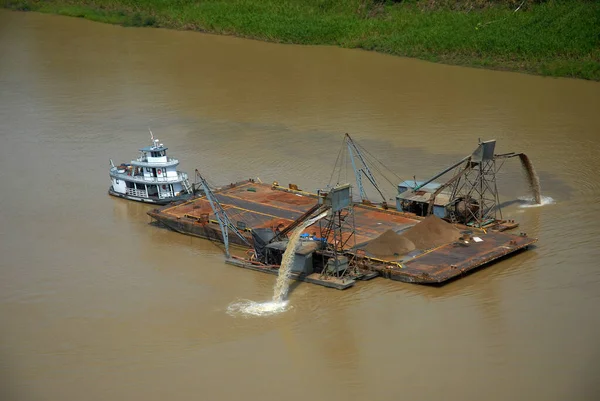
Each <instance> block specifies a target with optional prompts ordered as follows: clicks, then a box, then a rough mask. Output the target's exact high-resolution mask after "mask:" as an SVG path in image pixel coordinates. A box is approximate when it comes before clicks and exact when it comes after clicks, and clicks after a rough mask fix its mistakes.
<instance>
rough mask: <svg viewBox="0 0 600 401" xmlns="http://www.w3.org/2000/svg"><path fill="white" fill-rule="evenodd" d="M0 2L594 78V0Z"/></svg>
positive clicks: (597, 17) (597, 63) (598, 29)
mask: <svg viewBox="0 0 600 401" xmlns="http://www.w3.org/2000/svg"><path fill="white" fill-rule="evenodd" d="M0 4H1V5H3V6H4V7H6V8H10V9H14V10H22V11H40V12H46V13H54V14H62V15H68V16H74V17H82V18H87V19H90V20H94V21H100V22H107V23H111V24H120V25H125V26H153V27H165V28H174V29H188V30H196V31H203V32H214V33H220V34H230V35H236V36H241V37H248V38H255V39H260V40H266V41H272V42H282V43H298V44H325V45H337V46H342V47H348V48H361V49H366V50H374V51H379V52H384V53H389V54H394V55H399V56H408V57H416V58H420V59H424V60H430V61H435V62H442V63H447V64H458V65H467V66H475V67H485V68H493V69H506V70H513V71H525V72H530V73H534V74H541V75H550V76H562V77H574V78H583V79H590V80H596V81H600V2H597V1H585V0H570V1H568V0H562V1H559V0H554V1H553V0H549V1H546V2H540V0H525V1H523V2H521V1H517V0H496V1H486V0H463V1H458V0H405V1H402V2H392V1H387V2H385V1H375V0H346V1H343V0H339V1H335V0H279V1H277V0H228V1H226V0H203V1H183V0H93V1H87V0H81V1H74V0H73V1H71V0H57V1H53V0H49V1H40V0H0ZM519 5H521V7H520V8H519V9H518V10H517V8H518V7H519ZM515 10H516V11H515Z"/></svg>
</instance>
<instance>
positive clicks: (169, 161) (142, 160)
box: [136, 157, 179, 165]
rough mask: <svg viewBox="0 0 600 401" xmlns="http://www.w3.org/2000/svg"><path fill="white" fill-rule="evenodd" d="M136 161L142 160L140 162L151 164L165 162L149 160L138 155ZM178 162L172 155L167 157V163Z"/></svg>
mask: <svg viewBox="0 0 600 401" xmlns="http://www.w3.org/2000/svg"><path fill="white" fill-rule="evenodd" d="M136 161H138V162H142V163H148V164H152V165H154V164H156V165H160V164H165V162H149V161H148V158H147V157H138V158H137V160H136ZM178 162H179V160H177V159H175V158H174V157H167V163H178Z"/></svg>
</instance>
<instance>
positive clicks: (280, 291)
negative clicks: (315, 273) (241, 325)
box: [227, 212, 327, 316]
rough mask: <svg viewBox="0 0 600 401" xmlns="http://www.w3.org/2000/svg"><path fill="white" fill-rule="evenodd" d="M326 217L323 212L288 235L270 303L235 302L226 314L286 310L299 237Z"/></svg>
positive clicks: (260, 314) (252, 314)
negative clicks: (307, 228) (286, 297)
mask: <svg viewBox="0 0 600 401" xmlns="http://www.w3.org/2000/svg"><path fill="white" fill-rule="evenodd" d="M326 215H327V212H323V213H321V214H319V215H318V216H316V217H313V218H312V219H310V220H307V221H305V222H304V223H302V224H300V225H299V226H298V227H296V229H295V230H294V231H293V232H292V234H291V235H290V238H289V241H288V244H287V246H286V248H285V252H284V253H283V256H282V258H281V266H280V267H279V274H278V275H277V281H276V282H275V288H274V290H273V300H272V301H270V302H254V301H249V300H244V301H240V302H235V303H233V304H231V305H229V307H228V308H227V313H228V314H230V315H232V316H234V315H237V314H242V315H246V316H249V315H250V316H270V315H274V314H277V313H281V312H284V311H286V310H287V304H288V301H286V300H285V296H286V295H287V292H288V290H289V288H290V272H291V270H292V266H293V264H294V256H295V255H296V249H297V248H298V245H299V244H300V241H299V240H300V235H301V234H302V231H304V230H305V229H306V227H308V226H310V225H312V224H314V223H316V222H317V221H319V220H321V219H322V218H323V217H325V216H326Z"/></svg>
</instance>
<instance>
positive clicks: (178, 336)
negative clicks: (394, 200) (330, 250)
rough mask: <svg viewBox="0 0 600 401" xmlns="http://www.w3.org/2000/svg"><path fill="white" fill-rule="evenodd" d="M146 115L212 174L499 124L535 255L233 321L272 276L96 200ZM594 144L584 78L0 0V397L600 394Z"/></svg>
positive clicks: (292, 171)
mask: <svg viewBox="0 0 600 401" xmlns="http://www.w3.org/2000/svg"><path fill="white" fill-rule="evenodd" d="M148 127H150V128H151V129H152V130H153V132H154V135H155V136H156V137H157V138H159V139H160V140H161V142H163V143H164V144H165V145H166V146H168V147H169V152H170V155H171V156H174V157H177V158H178V159H179V160H180V161H181V166H180V167H181V169H182V170H184V171H187V172H189V173H193V171H194V168H198V169H200V170H201V171H202V172H203V173H204V175H205V176H206V177H207V178H208V179H209V181H210V182H211V183H215V184H224V183H229V182H233V181H236V180H240V179H246V178H249V177H259V178H260V179H262V180H263V181H265V182H271V181H275V180H277V181H278V182H279V183H281V184H283V185H287V184H288V183H295V184H297V185H299V186H300V187H301V188H305V189H307V190H311V191H312V190H316V189H317V188H319V187H322V186H324V185H325V184H327V183H328V182H329V180H330V178H331V175H332V171H333V166H334V165H335V161H336V158H337V155H338V152H339V150H340V147H341V145H342V140H343V134H344V133H345V132H348V133H350V134H351V135H352V136H353V138H354V139H355V140H356V141H357V142H359V143H360V144H361V145H362V146H364V147H365V148H366V149H368V150H369V152H370V153H371V154H373V155H375V156H376V157H377V159H378V160H380V161H381V162H382V163H383V164H385V166H387V167H388V168H389V169H390V170H391V171H393V172H395V174H397V176H398V177H400V178H402V179H412V178H413V176H416V177H417V179H426V178H428V177H429V176H431V175H433V174H435V173H436V172H438V171H440V170H441V169H443V168H444V167H446V166H448V165H450V164H451V163H452V162H454V161H457V160H459V159H460V158H462V157H464V156H466V155H467V154H469V153H470V152H471V151H472V150H474V149H475V147H476V145H477V140H478V138H481V139H482V140H484V139H496V140H497V141H498V143H497V147H496V150H497V152H500V153H505V152H511V151H514V152H525V153H527V155H528V156H529V157H530V158H531V160H532V161H533V163H534V165H535V167H536V169H537V172H538V174H539V176H540V181H541V187H542V194H543V195H544V196H545V197H550V198H552V199H553V202H549V204H547V205H544V206H542V207H537V208H524V207H522V206H523V203H522V202H519V201H518V200H519V198H521V197H526V196H527V195H528V192H527V184H526V181H525V179H524V177H523V175H522V173H521V170H520V166H519V163H518V161H517V160H516V159H513V160H514V161H513V160H511V161H508V162H507V163H506V164H505V165H504V166H503V168H502V170H501V173H500V175H499V177H498V186H499V189H500V192H501V194H502V201H503V203H505V207H504V209H503V215H504V217H505V218H511V219H516V220H518V221H519V222H520V223H521V226H520V227H519V228H518V229H517V233H518V232H520V231H524V232H527V234H528V235H530V236H535V237H538V238H539V243H538V244H537V246H536V247H534V248H532V249H530V250H529V251H527V252H524V253H521V254H518V255H516V256H515V257H512V258H510V259H507V260H504V261H501V262H499V263H496V264H493V265H492V266H490V267H488V268H486V269H484V270H480V271H478V272H476V273H474V274H472V275H469V276H467V277H465V278H463V279H461V280H458V281H455V282H453V283H450V284H448V285H446V286H443V287H440V288H431V287H424V286H417V285H411V284H404V283H399V282H392V281H389V280H385V279H375V280H374V281H371V282H367V283H364V282H360V283H358V285H356V286H355V287H353V288H352V289H350V290H347V291H343V292H342V291H336V290H331V289H326V288H322V287H318V286H314V285H310V284H304V283H303V284H300V285H295V286H293V287H292V289H291V291H290V294H289V302H290V309H289V310H288V311H287V312H284V313H281V314H279V315H275V316H269V317H248V318H245V317H242V316H231V315H229V314H227V313H226V312H227V307H228V305H230V304H231V303H233V302H236V301H239V300H243V299H249V300H254V301H264V300H268V299H270V298H271V296H272V294H273V284H274V282H275V277H273V276H270V275H264V274H261V273H256V272H251V271H245V270H241V269H238V268H236V267H232V266H229V265H226V264H224V262H223V253H222V249H221V248H219V247H218V246H216V245H215V244H212V243H210V242H207V241H204V240H201V239H197V238H191V237H188V236H184V235H181V234H177V233H174V232H171V231H168V230H166V229H163V228H160V227H156V226H153V225H151V224H149V223H150V218H149V217H148V216H147V215H146V212H147V211H148V210H149V209H150V207H151V206H148V205H144V204H139V203H134V202H128V201H124V200H121V199H116V198H113V197H110V196H108V195H107V189H108V186H109V177H108V168H109V158H112V159H113V160H114V161H115V163H119V162H128V161H130V160H131V159H132V158H134V157H136V156H137V149H138V148H140V147H142V146H146V145H148V144H149V141H150V139H149V135H148ZM599 139H600V84H599V83H595V82H586V81H578V80H570V79H554V78H543V77H537V76H529V75H525V74H517V73H507V72H498V71H485V70H477V69H468V68H461V67H452V66H443V65H436V64H430V63H427V62H421V61H416V60H409V59H403V58H396V57H391V56H386V55H380V54H373V53H368V52H363V51H355V50H345V49H337V48H332V47H306V46H290V45H277V44H267V43H261V42H257V41H250V40H242V39H237V38H231V37H223V36H213V35H204V34H199V33H192V32H176V31H168V30H158V29H142V28H122V27H116V26H110V25H103V24H99V23H94V22H89V21H85V20H79V19H72V18H65V17H57V16H49V15H40V14H35V13H13V12H8V11H1V12H0V188H1V192H0V319H1V323H0V380H1V382H0V399H2V400H11V401H12V400H28V401H29V400H32V401H37V400H40V401H41V400H44V401H45V400H48V401H55V400H88V401H92V400H99V401H105V400H144V401H151V400H157V401H159V400H160V401H162V400H261V401H269V400H289V401H295V400H344V401H347V400H390V401H391V400H461V401H465V400H488V401H496V400H497V401H505V400H511V401H516V400H597V399H600V384H599V381H598V377H600V251H599V249H600V247H599V242H600V180H599V179H598V171H599V170H600V157H599V155H600V146H599V145H598V142H599ZM351 178H352V177H351V176H349V177H348V180H350V179H351ZM392 183H397V182H394V181H392ZM390 188H391V189H390V192H391V195H390V196H393V190H394V188H393V187H391V186H390Z"/></svg>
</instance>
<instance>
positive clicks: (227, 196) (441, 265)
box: [148, 180, 537, 289]
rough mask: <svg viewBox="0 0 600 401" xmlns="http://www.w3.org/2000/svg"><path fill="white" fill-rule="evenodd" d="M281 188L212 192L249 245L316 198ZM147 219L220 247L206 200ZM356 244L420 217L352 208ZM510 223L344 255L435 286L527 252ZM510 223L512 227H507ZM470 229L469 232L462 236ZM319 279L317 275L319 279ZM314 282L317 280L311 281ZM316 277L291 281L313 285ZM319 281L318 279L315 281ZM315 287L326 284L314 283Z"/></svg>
mask: <svg viewBox="0 0 600 401" xmlns="http://www.w3.org/2000/svg"><path fill="white" fill-rule="evenodd" d="M290 187H292V188H293V189H290V188H285V187H281V186H279V185H277V184H276V183H274V184H273V185H270V184H264V183H259V182H254V181H253V180H248V181H243V182H239V183H236V184H230V185H228V186H225V187H222V188H219V189H217V190H214V191H213V192H214V196H215V197H216V199H218V201H219V203H220V204H221V206H222V207H223V209H224V210H225V212H226V213H227V215H228V217H229V219H230V220H231V221H232V222H234V223H235V224H236V226H237V228H238V229H239V230H240V231H241V232H242V233H244V236H245V237H246V238H247V240H248V242H250V243H252V241H253V237H252V234H251V232H250V231H251V229H257V228H270V229H272V230H277V229H282V228H284V227H287V226H288V225H289V224H291V223H292V222H294V221H295V220H296V219H298V218H299V217H300V216H302V215H303V214H304V213H306V212H307V211H308V210H309V209H311V208H312V207H313V206H314V205H315V204H316V203H317V202H318V196H317V195H316V194H312V193H308V192H304V191H301V190H298V189H297V188H295V187H293V186H290ZM148 214H149V215H150V216H151V217H152V218H153V219H155V220H156V221H158V222H160V223H162V224H164V225H165V226H167V227H169V228H171V229H172V230H174V231H177V232H180V233H184V234H187V235H193V236H197V237H200V238H205V239H209V240H213V241H219V242H223V238H222V234H221V230H220V227H219V224H218V221H217V220H216V216H215V215H214V213H213V211H212V209H211V206H210V203H209V201H208V199H207V198H206V197H205V196H201V197H195V198H193V199H191V200H188V201H185V202H177V203H174V204H171V205H168V206H165V207H163V208H159V209H154V210H152V211H150V212H148ZM353 214H354V222H355V233H354V236H355V241H356V243H357V244H366V243H368V242H369V241H372V240H374V239H376V238H377V237H379V236H380V235H381V234H383V233H384V232H386V231H388V230H392V231H394V232H404V231H406V230H408V229H410V228H411V227H413V226H416V225H417V224H419V223H420V222H421V221H422V220H423V218H421V217H417V216H416V215H414V214H412V213H403V212H398V211H395V210H389V209H388V210H384V209H382V208H380V207H375V206H370V205H364V204H356V205H354V207H353ZM506 224H508V225H509V226H511V227H512V226H514V224H512V223H510V222H508V223H505V224H504V225H502V224H500V225H499V226H498V227H497V229H496V230H480V229H473V228H470V227H466V226H459V225H455V227H456V228H457V229H458V230H463V232H469V233H470V234H466V235H467V237H468V238H467V237H465V238H462V237H461V239H460V240H458V241H452V242H449V243H446V244H443V245H441V246H437V247H436V248H433V249H421V250H417V252H412V253H410V254H409V255H411V256H406V255H405V256H400V257H388V258H384V259H378V258H375V257H372V255H371V256H369V255H368V254H367V253H365V252H364V251H363V250H362V249H360V245H359V246H355V247H354V248H352V249H351V250H349V251H348V256H350V257H353V258H359V259H360V263H361V266H362V268H363V269H364V270H367V271H370V272H371V273H372V274H371V277H372V276H373V273H378V274H379V275H381V276H383V277H387V278H390V279H393V280H398V281H404V282H410V283H421V284H439V283H443V282H446V281H449V280H452V279H455V278H458V277H460V276H462V275H464V274H466V273H467V272H470V271H472V270H475V269H478V268H480V267H482V266H483V265H486V264H488V263H489V262H491V261H493V260H496V259H499V258H502V257H505V256H507V255H509V254H512V253H515V252H517V251H519V250H522V249H525V248H527V247H528V246H529V245H531V244H533V243H535V242H536V241H537V239H536V238H530V237H527V236H525V235H519V236H517V235H512V234H508V233H505V232H501V231H502V230H503V229H505V228H506V227H507V225H506ZM511 224H512V225H511ZM465 230H468V231H465ZM318 231H319V227H318V226H316V225H315V226H312V227H309V228H308V229H307V230H305V233H308V234H311V235H315V236H317V237H321V233H320V232H318ZM229 241H230V242H231V243H235V244H237V245H241V246H247V245H245V244H244V243H243V241H241V240H240V239H239V238H238V237H237V236H235V235H232V234H231V233H230V234H229ZM227 263H229V264H234V265H236V266H240V267H245V268H250V269H252V270H257V271H264V272H268V273H272V274H273V273H274V272H276V271H277V270H276V269H274V268H273V267H269V266H265V265H260V266H259V265H253V264H251V263H248V262H244V261H242V260H239V259H236V258H230V259H228V260H227ZM317 276H318V274H317ZM315 277H316V276H315ZM315 277H312V276H311V277H295V279H300V280H302V281H309V282H312V281H313V280H312V279H315ZM317 281H318V280H317ZM315 284H321V285H325V284H323V283H319V282H315ZM330 284H331V285H327V286H331V287H334V288H339V289H344V288H348V287H349V286H351V285H352V284H353V283H352V284H350V285H346V284H349V283H346V282H344V283H333V282H331V283H330Z"/></svg>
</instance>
